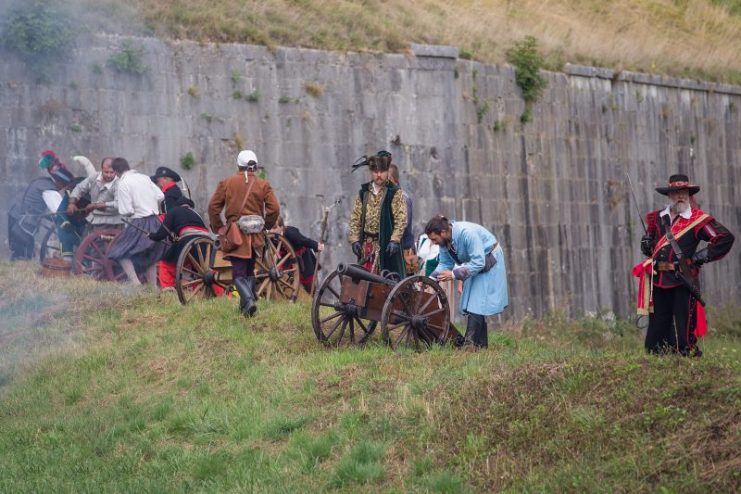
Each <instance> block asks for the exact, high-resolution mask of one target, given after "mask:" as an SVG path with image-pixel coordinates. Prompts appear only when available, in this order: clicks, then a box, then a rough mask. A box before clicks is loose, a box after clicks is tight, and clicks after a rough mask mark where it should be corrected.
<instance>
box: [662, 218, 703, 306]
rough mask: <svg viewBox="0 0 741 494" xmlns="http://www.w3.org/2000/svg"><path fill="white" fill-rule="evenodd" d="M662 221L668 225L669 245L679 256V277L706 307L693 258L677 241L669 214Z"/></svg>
mask: <svg viewBox="0 0 741 494" xmlns="http://www.w3.org/2000/svg"><path fill="white" fill-rule="evenodd" d="M661 221H662V222H663V223H664V226H665V227H666V234H665V235H666V239H667V240H668V241H669V245H671V247H672V252H674V255H675V256H676V258H677V265H678V266H679V269H678V270H676V271H675V273H676V274H677V278H679V281H681V282H682V284H683V285H684V286H685V287H687V289H688V290H689V291H690V293H691V294H692V296H693V297H694V298H695V299H696V300H697V301H698V302H700V305H702V306H703V307H705V301H704V300H703V299H702V294H701V293H700V287H699V286H697V282H696V279H697V278H696V277H695V276H694V275H693V274H692V267H693V263H692V259H688V258H687V257H686V256H685V255H684V253H683V252H682V249H681V248H680V247H679V242H677V239H676V238H675V237H674V234H673V233H672V227H671V223H670V221H669V215H665V216H662V217H661Z"/></svg>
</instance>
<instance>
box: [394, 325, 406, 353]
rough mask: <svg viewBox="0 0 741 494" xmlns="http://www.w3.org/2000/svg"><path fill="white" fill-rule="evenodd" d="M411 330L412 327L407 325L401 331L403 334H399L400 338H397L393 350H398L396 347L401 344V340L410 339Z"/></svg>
mask: <svg viewBox="0 0 741 494" xmlns="http://www.w3.org/2000/svg"><path fill="white" fill-rule="evenodd" d="M409 328H410V325H408V324H407V325H406V327H405V328H404V329H402V330H401V332H400V333H399V336H398V337H397V338H396V342H395V343H394V344H393V345H392V346H393V348H396V347H398V346H399V343H400V342H401V339H402V338H404V337H407V339H408V337H409Z"/></svg>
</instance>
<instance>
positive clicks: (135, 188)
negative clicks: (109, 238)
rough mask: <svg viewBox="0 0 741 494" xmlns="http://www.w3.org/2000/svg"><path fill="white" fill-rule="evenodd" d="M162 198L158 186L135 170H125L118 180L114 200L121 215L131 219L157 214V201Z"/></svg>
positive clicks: (163, 196)
mask: <svg viewBox="0 0 741 494" xmlns="http://www.w3.org/2000/svg"><path fill="white" fill-rule="evenodd" d="M164 198H165V195H164V194H163V193H162V191H161V190H160V188H159V187H157V186H156V185H154V182H152V180H151V179H150V178H149V177H148V176H147V175H144V174H143V173H139V172H138V171H136V170H127V171H125V172H124V173H123V174H122V175H121V177H120V178H119V180H118V190H116V201H117V202H118V213H119V214H120V215H121V216H129V217H131V218H132V219H133V218H146V217H147V216H152V215H156V214H159V203H160V201H162V200H163V199H164Z"/></svg>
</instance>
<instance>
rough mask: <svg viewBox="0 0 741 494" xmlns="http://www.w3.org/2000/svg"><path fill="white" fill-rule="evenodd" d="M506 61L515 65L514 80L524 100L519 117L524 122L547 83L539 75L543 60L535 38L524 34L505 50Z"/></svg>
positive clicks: (527, 119)
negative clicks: (523, 110) (522, 37)
mask: <svg viewBox="0 0 741 494" xmlns="http://www.w3.org/2000/svg"><path fill="white" fill-rule="evenodd" d="M507 61H508V62H509V63H511V64H512V65H514V66H515V82H516V83H517V85H518V86H519V87H520V90H521V91H522V99H524V100H525V113H523V116H522V117H521V118H520V120H521V121H522V123H525V122H527V121H529V120H530V115H531V111H530V108H531V106H532V104H533V103H534V102H535V101H536V100H537V99H538V98H539V97H540V95H541V94H543V90H544V89H545V88H546V86H547V85H548V83H547V81H546V80H545V78H544V77H543V76H542V75H540V69H541V68H542V67H543V64H544V60H543V57H542V56H541V54H540V53H539V52H538V42H537V40H536V39H535V38H534V37H532V36H526V37H525V38H524V39H523V40H522V41H519V42H518V43H516V44H515V46H514V47H512V48H510V49H509V50H508V51H507ZM526 115H527V116H526Z"/></svg>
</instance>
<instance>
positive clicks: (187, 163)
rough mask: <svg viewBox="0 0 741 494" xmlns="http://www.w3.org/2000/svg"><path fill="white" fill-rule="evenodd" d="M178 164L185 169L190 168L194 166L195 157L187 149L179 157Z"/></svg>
mask: <svg viewBox="0 0 741 494" xmlns="http://www.w3.org/2000/svg"><path fill="white" fill-rule="evenodd" d="M180 166H182V167H183V169H185V170H191V169H193V167H194V166H196V158H195V156H193V153H191V152H190V151H188V152H187V153H185V154H184V155H183V156H182V157H181V158H180Z"/></svg>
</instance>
